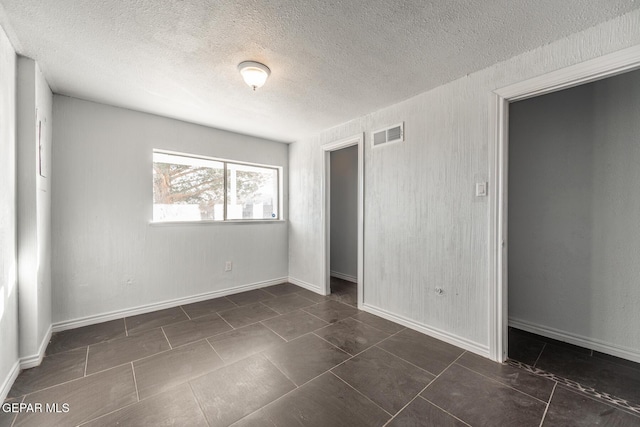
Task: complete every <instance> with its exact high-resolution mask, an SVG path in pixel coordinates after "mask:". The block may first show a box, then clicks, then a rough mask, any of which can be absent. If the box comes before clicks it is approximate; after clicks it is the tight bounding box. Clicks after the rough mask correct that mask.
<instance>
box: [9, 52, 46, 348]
mask: <svg viewBox="0 0 640 427" xmlns="http://www.w3.org/2000/svg"><path fill="white" fill-rule="evenodd" d="M17 85H18V86H17V96H18V101H17V106H18V117H17V118H18V126H17V141H18V142H17V160H18V162H17V191H18V194H17V201H18V218H19V221H18V261H19V262H18V284H19V291H20V299H19V307H20V309H19V313H20V356H21V358H23V359H24V358H29V359H35V360H36V361H39V360H40V358H41V356H43V355H44V350H45V349H46V345H47V343H48V342H49V335H48V333H49V330H50V327H51V175H50V171H48V170H47V164H48V160H47V159H48V158H49V155H50V150H51V133H52V127H51V124H52V123H51V122H52V104H53V95H52V93H51V90H50V89H49V86H48V84H47V82H46V80H45V79H44V76H43V75H42V73H41V72H40V68H39V67H38V64H36V62H35V61H34V60H32V59H30V58H25V57H20V58H19V59H18V79H17ZM43 175H45V176H43ZM47 175H48V177H47Z"/></svg>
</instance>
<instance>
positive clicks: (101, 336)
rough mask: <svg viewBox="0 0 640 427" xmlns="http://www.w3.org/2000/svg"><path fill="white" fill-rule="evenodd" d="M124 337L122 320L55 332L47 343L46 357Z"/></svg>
mask: <svg viewBox="0 0 640 427" xmlns="http://www.w3.org/2000/svg"><path fill="white" fill-rule="evenodd" d="M125 335H126V331H125V328H124V320H123V319H118V320H112V321H109V322H103V323H98V324H95V325H89V326H83V327H81V328H75V329H69V330H67V331H62V332H55V333H54V334H53V335H52V336H51V341H49V345H48V347H47V355H49V354H55V353H60V352H63V351H67V350H72V349H74V348H78V347H86V346H88V345H90V344H96V343H99V342H102V341H107V340H112V339H114V338H119V337H124V336H125Z"/></svg>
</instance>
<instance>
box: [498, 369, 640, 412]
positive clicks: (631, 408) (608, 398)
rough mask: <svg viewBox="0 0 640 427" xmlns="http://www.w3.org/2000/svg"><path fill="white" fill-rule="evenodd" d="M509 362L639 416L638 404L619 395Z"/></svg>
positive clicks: (574, 391) (639, 406) (582, 394)
mask: <svg viewBox="0 0 640 427" xmlns="http://www.w3.org/2000/svg"><path fill="white" fill-rule="evenodd" d="M509 364H510V365H511V366H513V367H515V368H518V369H522V370H524V371H525V372H528V373H530V374H532V375H536V376H539V377H542V378H545V379H547V380H550V381H555V382H556V383H558V384H559V385H560V386H562V387H563V388H565V389H566V390H568V391H570V392H572V393H576V394H578V395H580V396H583V397H585V398H588V399H591V400H594V401H596V402H598V403H602V404H604V405H608V406H610V407H612V408H614V409H617V410H620V411H623V412H626V413H628V414H631V415H634V416H636V417H639V416H640V405H634V404H633V403H629V402H628V401H627V400H625V399H622V398H620V397H617V396H612V395H610V394H608V393H606V392H598V391H597V390H595V389H594V388H592V387H587V386H584V385H582V384H580V383H578V382H576V381H574V380H571V379H568V378H564V377H561V376H559V375H556V374H554V373H552V372H547V371H545V370H543V369H540V368H533V367H532V366H531V365H527V364H525V363H522V362H518V361H516V360H512V361H509Z"/></svg>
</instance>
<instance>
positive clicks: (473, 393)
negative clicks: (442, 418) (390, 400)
mask: <svg viewBox="0 0 640 427" xmlns="http://www.w3.org/2000/svg"><path fill="white" fill-rule="evenodd" d="M421 396H422V397H424V398H425V399H427V400H428V401H429V402H432V403H433V404H435V405H437V406H438V407H440V408H442V409H443V410H445V411H447V412H448V413H450V414H452V415H454V416H455V417H457V418H459V419H461V420H462V421H464V422H466V423H469V424H471V425H474V426H476V425H477V426H517V427H529V426H531V427H534V426H535V427H538V426H539V425H540V421H541V420H542V415H543V414H544V411H545V408H546V403H544V402H541V401H539V400H537V399H534V398H533V397H530V396H528V395H526V394H524V393H520V392H518V391H515V390H514V389H512V388H510V387H507V386H505V385H503V384H501V383H498V382H497V381H494V380H491V379H489V378H486V377H484V376H482V375H480V374H478V373H475V372H473V371H470V370H468V369H466V368H463V367H462V366H459V365H457V364H454V365H452V366H450V367H449V368H447V369H446V370H445V371H444V372H443V373H442V374H440V376H439V377H438V378H436V379H435V380H434V381H433V382H432V383H431V384H430V385H429V387H427V389H426V390H425V391H424V392H422V394H421Z"/></svg>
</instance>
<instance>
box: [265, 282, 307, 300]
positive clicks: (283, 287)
mask: <svg viewBox="0 0 640 427" xmlns="http://www.w3.org/2000/svg"><path fill="white" fill-rule="evenodd" d="M301 289H302V288H301V287H299V286H296V285H293V284H291V283H281V284H279V285H274V286H269V287H266V288H262V290H263V291H265V292H268V293H270V294H271V295H274V296H276V297H279V296H282V295H287V294H292V293H295V292H299V291H300V290H301Z"/></svg>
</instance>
